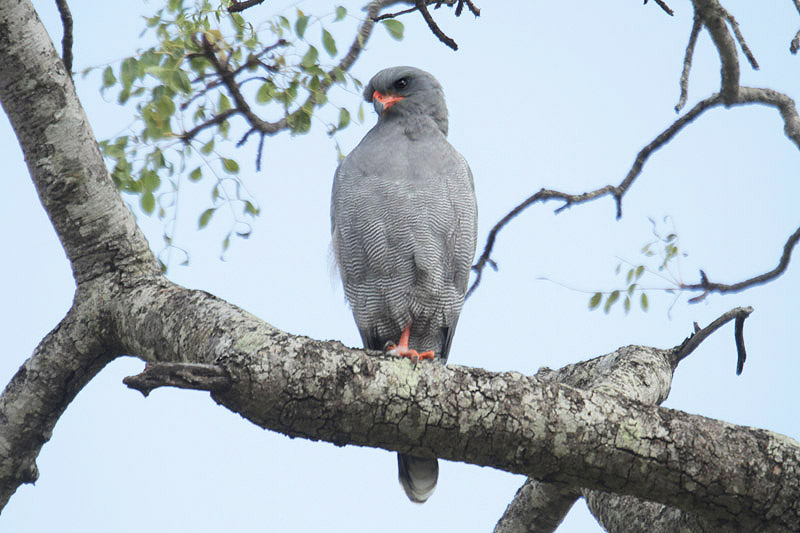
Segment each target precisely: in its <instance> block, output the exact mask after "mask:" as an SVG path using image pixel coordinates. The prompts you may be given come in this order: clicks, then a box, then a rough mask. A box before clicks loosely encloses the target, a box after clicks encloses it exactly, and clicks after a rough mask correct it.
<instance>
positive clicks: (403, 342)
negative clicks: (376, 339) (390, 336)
mask: <svg viewBox="0 0 800 533" xmlns="http://www.w3.org/2000/svg"><path fill="white" fill-rule="evenodd" d="M410 336H411V324H409V325H408V326H406V329H404V330H403V333H402V334H401V335H400V341H399V342H398V343H397V344H395V343H393V342H392V341H389V342H387V343H386V353H388V354H389V355H399V356H400V357H408V358H409V359H411V360H412V361H413V362H414V363H416V362H417V361H419V360H420V359H433V358H434V354H433V350H428V351H427V352H422V353H419V352H417V351H416V350H414V349H411V348H409V347H408V338H409V337H410Z"/></svg>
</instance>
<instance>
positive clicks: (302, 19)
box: [294, 15, 310, 39]
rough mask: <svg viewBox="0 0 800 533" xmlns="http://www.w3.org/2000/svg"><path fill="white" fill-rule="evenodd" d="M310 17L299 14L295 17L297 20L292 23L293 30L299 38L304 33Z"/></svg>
mask: <svg viewBox="0 0 800 533" xmlns="http://www.w3.org/2000/svg"><path fill="white" fill-rule="evenodd" d="M309 18H310V17H309V16H308V15H301V16H299V17H297V22H295V23H294V31H295V33H296V34H297V36H298V37H300V38H301V39H302V38H303V35H305V33H306V28H307V27H308V19H309Z"/></svg>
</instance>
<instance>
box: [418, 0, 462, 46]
mask: <svg viewBox="0 0 800 533" xmlns="http://www.w3.org/2000/svg"><path fill="white" fill-rule="evenodd" d="M415 4H416V6H417V9H418V10H419V12H420V13H421V14H422V18H423V19H425V23H426V24H427V25H428V28H430V30H431V31H432V32H433V34H434V35H435V36H436V38H437V39H439V40H440V41H442V42H443V43H444V44H445V45H447V46H449V47H450V48H452V49H453V50H458V45H457V44H456V42H455V41H454V40H453V39H451V38H450V37H448V36H447V35H445V33H444V32H443V31H442V29H441V28H440V27H439V25H438V24H436V21H435V20H433V17H432V16H431V14H430V11H428V1H427V0H415Z"/></svg>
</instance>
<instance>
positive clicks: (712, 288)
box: [680, 228, 800, 303]
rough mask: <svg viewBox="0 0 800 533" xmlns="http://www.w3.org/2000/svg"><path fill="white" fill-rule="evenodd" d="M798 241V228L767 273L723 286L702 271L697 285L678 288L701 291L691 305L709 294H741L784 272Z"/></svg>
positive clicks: (799, 238)
mask: <svg viewBox="0 0 800 533" xmlns="http://www.w3.org/2000/svg"><path fill="white" fill-rule="evenodd" d="M799 240H800V228H797V230H796V231H795V232H794V233H792V234H791V235H790V236H789V239H787V241H786V244H784V245H783V254H781V258H780V260H779V261H778V266H776V267H775V268H773V269H772V270H770V271H769V272H765V273H763V274H760V275H758V276H754V277H752V278H750V279H746V280H744V281H739V282H737V283H731V284H725V283H715V282H712V281H709V279H708V277H707V276H706V273H705V272H703V271H702V270H701V271H700V281H699V282H698V283H691V284H683V285H681V286H680V288H681V289H682V290H687V291H703V294H701V295H700V296H696V297H694V298H692V299H691V300H690V302H691V303H697V302H699V301H702V300H703V299H704V298H705V297H706V296H707V295H708V294H709V293H712V292H717V293H732V292H741V291H743V290H745V289H748V288H750V287H753V286H755V285H761V284H763V283H766V282H768V281H771V280H773V279H775V278H777V277H778V276H780V275H781V274H783V273H784V272H785V271H786V268H787V267H788V266H789V261H790V260H791V258H792V249H793V248H794V247H795V245H796V244H797V241H799Z"/></svg>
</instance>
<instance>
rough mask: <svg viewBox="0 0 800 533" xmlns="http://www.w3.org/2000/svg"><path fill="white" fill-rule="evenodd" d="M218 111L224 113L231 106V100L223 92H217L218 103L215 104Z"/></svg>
mask: <svg viewBox="0 0 800 533" xmlns="http://www.w3.org/2000/svg"><path fill="white" fill-rule="evenodd" d="M217 107H218V108H219V109H218V111H219V112H220V113H224V112H225V111H227V110H228V109H230V108H231V101H230V99H229V98H228V97H227V96H226V95H225V93H219V104H218V106H217Z"/></svg>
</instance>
